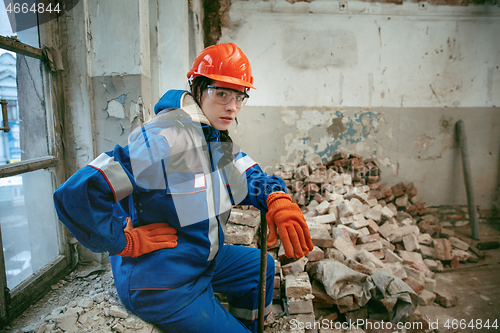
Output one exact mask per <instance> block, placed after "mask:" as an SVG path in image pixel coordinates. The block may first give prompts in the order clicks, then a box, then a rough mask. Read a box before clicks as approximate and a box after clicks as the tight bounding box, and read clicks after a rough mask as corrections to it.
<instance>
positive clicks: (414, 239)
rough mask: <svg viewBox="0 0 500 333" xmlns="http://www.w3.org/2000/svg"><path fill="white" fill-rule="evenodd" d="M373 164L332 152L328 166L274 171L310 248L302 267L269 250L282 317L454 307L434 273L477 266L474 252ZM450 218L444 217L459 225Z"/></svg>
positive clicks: (413, 193)
mask: <svg viewBox="0 0 500 333" xmlns="http://www.w3.org/2000/svg"><path fill="white" fill-rule="evenodd" d="M380 165H381V163H380V162H379V161H378V159H376V158H366V159H363V157H362V156H359V155H355V154H348V153H338V154H335V155H333V156H332V157H331V158H330V160H328V161H327V162H324V161H322V160H321V158H319V156H317V155H315V156H312V157H311V158H309V159H307V161H306V162H305V163H299V164H298V165H293V164H291V163H288V164H286V165H282V166H280V169H281V171H280V172H277V173H276V175H278V176H280V177H282V178H283V179H284V180H285V181H286V184H287V186H288V191H289V193H290V195H291V196H292V200H293V201H294V202H295V203H297V204H298V205H299V207H300V208H301V210H302V212H303V213H304V216H305V219H306V222H307V224H308V226H309V229H310V232H311V237H312V240H313V243H314V245H315V248H314V250H313V251H311V253H310V254H309V255H308V256H307V259H308V260H309V262H307V263H306V264H304V262H303V261H300V260H299V261H296V259H294V258H292V259H290V258H286V257H285V256H284V254H282V255H279V253H278V252H279V251H278V249H268V250H269V252H270V253H276V254H275V256H276V257H277V258H278V260H279V261H280V262H281V265H282V266H281V267H282V273H283V274H282V275H279V274H277V275H276V276H278V277H279V279H280V280H281V282H282V283H281V286H282V288H286V289H285V292H282V293H281V295H284V297H285V298H282V299H276V298H275V302H277V301H283V306H284V316H285V317H286V318H288V319H290V318H295V317H293V316H292V313H291V312H290V308H291V309H292V311H293V312H294V313H300V315H301V316H306V317H307V316H311V315H314V316H315V319H316V320H319V319H322V318H326V317H327V316H330V317H331V318H334V319H333V320H337V321H338V320H340V321H345V320H348V319H349V318H351V319H352V318H362V319H368V318H370V319H373V320H384V321H386V322H387V321H393V322H395V321H396V320H409V319H410V318H412V320H415V321H425V320H424V319H422V317H421V315H419V314H418V313H417V312H415V308H416V306H417V303H418V304H419V305H421V306H425V305H430V304H433V303H434V302H436V303H438V304H441V305H442V306H451V304H453V299H454V298H453V297H452V296H451V295H449V294H447V293H443V292H438V291H437V290H439V286H436V280H435V279H434V278H433V277H434V272H440V271H443V269H444V266H452V267H453V265H459V264H460V263H461V262H465V261H472V260H477V259H478V258H479V255H477V254H476V253H475V251H477V252H478V253H479V252H480V251H479V250H478V249H477V248H475V247H473V246H472V244H469V243H470V242H469V243H468V242H467V241H466V240H464V239H460V238H459V237H457V236H456V235H455V233H454V232H453V230H451V229H448V228H442V227H441V225H440V223H441V219H440V218H442V216H440V217H439V218H438V217H436V216H434V215H433V211H432V209H428V208H426V206H425V202H424V199H425V198H422V197H421V196H419V195H418V190H417V188H416V187H415V185H414V184H413V183H405V182H400V183H398V184H395V185H393V186H391V185H389V184H387V183H384V182H382V177H381V169H380ZM451 215H453V216H451ZM451 215H450V216H448V215H446V216H445V218H446V219H452V220H453V221H454V220H457V219H464V216H463V214H459V213H456V214H451ZM458 221H459V220H457V223H458ZM451 225H453V224H451ZM294 262H296V264H295V265H293V263H294ZM287 265H288V266H287ZM292 267H293V268H292ZM305 274H306V275H308V277H309V280H308V281H309V284H307V287H306V289H305V290H304V291H303V295H300V296H299V295H296V296H293V297H290V296H289V295H287V291H286V290H288V288H292V287H291V285H293V283H294V281H296V279H297V278H298V277H301V278H304V277H305V276H306V275H305ZM384 283H385V285H384ZM391 283H393V284H394V285H392V284H391ZM389 286H392V287H389ZM379 287H380V288H379ZM309 288H310V289H309ZM290 290H293V289H290ZM395 290H397V291H395ZM391 292H392V293H395V294H393V296H394V297H396V298H394V297H391V296H390V294H391ZM395 295H398V296H395ZM384 296H385V297H384ZM417 296H418V297H417ZM308 298H312V302H309V301H308ZM311 304H312V309H311ZM374 304H379V305H378V306H374ZM396 304H397V305H396ZM381 309H383V311H382V310H381ZM287 315H288V316H287ZM285 317H284V318H285ZM306 317H304V318H306ZM405 318H406V319H405ZM271 326H272V325H268V326H267V327H268V328H271Z"/></svg>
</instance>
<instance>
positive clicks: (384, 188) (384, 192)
mask: <svg viewBox="0 0 500 333" xmlns="http://www.w3.org/2000/svg"><path fill="white" fill-rule="evenodd" d="M378 190H379V191H380V196H381V198H382V199H384V198H388V197H390V196H391V195H392V190H391V187H390V186H389V184H387V183H384V184H382V185H380V187H379V188H378Z"/></svg>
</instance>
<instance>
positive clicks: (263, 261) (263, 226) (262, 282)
mask: <svg viewBox="0 0 500 333" xmlns="http://www.w3.org/2000/svg"><path fill="white" fill-rule="evenodd" d="M266 275H267V221H266V214H265V213H264V212H261V213H260V279H259V317H258V321H259V322H258V324H259V327H258V330H257V332H258V333H263V332H264V316H265V313H264V310H265V309H266Z"/></svg>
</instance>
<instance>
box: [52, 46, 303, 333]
mask: <svg viewBox="0 0 500 333" xmlns="http://www.w3.org/2000/svg"><path fill="white" fill-rule="evenodd" d="M187 76H188V79H189V83H190V87H191V91H190V92H187V91H181V90H171V91H168V92H167V93H166V94H165V95H164V96H163V97H162V98H161V99H160V101H159V102H158V103H157V104H156V106H155V114H156V116H155V117H154V118H153V119H152V120H151V121H149V122H147V123H146V124H144V125H143V126H141V127H140V128H136V129H135V130H133V131H132V133H131V135H130V137H129V144H128V145H127V146H126V147H120V146H116V147H115V149H114V150H113V151H111V152H107V153H103V154H101V155H100V156H99V157H98V158H96V159H95V160H94V161H93V162H91V163H90V164H89V165H88V166H86V167H84V168H82V169H81V170H79V171H78V172H76V173H75V174H74V175H73V176H72V177H70V178H69V179H68V180H67V181H66V182H65V183H64V184H62V185H61V186H60V187H59V188H58V189H57V190H56V192H55V194H54V200H55V205H56V209H57V212H58V215H59V218H60V220H61V221H62V222H63V223H64V224H65V225H66V226H67V227H68V229H69V230H70V231H71V232H72V233H73V235H74V236H75V237H76V238H77V239H78V240H79V241H80V243H81V244H82V245H84V246H85V247H87V248H89V249H90V250H92V251H95V252H106V251H108V252H109V254H110V256H111V264H112V268H113V275H114V278H115V284H116V288H117V291H118V295H119V297H120V299H121V301H122V302H123V304H124V305H125V306H126V307H127V308H128V309H129V310H130V311H131V312H133V313H135V314H136V315H138V316H139V317H141V318H143V319H144V320H146V321H149V322H151V323H154V324H156V325H158V326H159V327H160V328H162V329H163V330H165V331H167V332H184V333H185V332H248V330H250V331H252V332H255V331H256V330H257V320H256V319H257V313H258V311H257V310H258V283H259V266H260V261H259V250H257V249H254V248H246V247H242V246H232V245H224V230H225V224H226V221H227V220H228V218H229V215H230V211H231V206H232V205H234V204H242V205H253V206H254V207H256V208H258V209H260V210H261V211H264V212H266V211H267V215H266V217H267V221H268V225H269V246H273V245H275V244H276V242H277V233H278V234H279V236H280V238H281V240H282V243H283V246H284V248H285V251H286V255H287V256H288V257H292V256H294V255H295V256H296V257H298V258H300V257H302V256H304V255H306V254H307V253H308V252H309V251H310V250H312V248H313V244H312V241H311V237H310V235H309V230H308V228H307V225H306V223H305V220H304V217H303V215H302V213H301V211H300V209H299V207H298V206H297V205H296V204H293V203H292V201H291V198H290V196H289V195H288V194H286V186H285V184H284V182H283V181H282V180H281V179H280V178H278V177H276V176H268V175H266V174H265V173H264V172H263V171H262V170H261V168H260V167H259V166H258V165H257V163H255V162H254V161H253V160H252V159H250V157H248V156H247V155H246V154H244V153H243V152H241V151H237V150H236V149H234V147H233V144H232V141H231V138H230V137H229V135H228V131H227V129H228V128H229V126H230V124H231V123H232V122H233V121H234V120H235V119H236V116H237V115H238V113H239V111H240V109H241V107H242V106H243V105H244V103H245V101H246V100H247V99H248V94H247V91H248V89H250V88H253V89H255V87H254V86H253V85H252V81H253V77H252V73H251V67H250V63H249V61H248V59H247V57H246V56H245V55H244V54H243V52H242V51H241V50H240V49H239V48H238V47H237V46H236V45H234V44H219V45H214V46H210V47H208V48H206V49H205V50H203V51H202V52H201V53H200V54H199V55H198V57H197V58H196V59H195V61H194V64H193V67H192V69H191V70H190V71H189V72H188V75H187ZM267 267H268V272H267V288H266V290H267V294H266V314H268V313H269V312H270V309H271V303H272V292H273V287H272V285H273V281H274V279H273V276H274V260H273V259H272V258H271V257H270V256H269V255H268V264H267ZM214 292H219V293H223V294H226V295H227V296H228V303H229V312H227V311H226V310H225V308H224V307H223V306H222V305H221V304H220V303H219V302H218V301H217V299H216V298H215V297H214Z"/></svg>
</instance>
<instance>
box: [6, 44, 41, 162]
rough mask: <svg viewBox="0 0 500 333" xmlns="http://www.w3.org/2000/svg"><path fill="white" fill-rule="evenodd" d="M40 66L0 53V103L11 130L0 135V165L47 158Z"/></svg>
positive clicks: (13, 55)
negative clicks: (0, 100)
mask: <svg viewBox="0 0 500 333" xmlns="http://www.w3.org/2000/svg"><path fill="white" fill-rule="evenodd" d="M41 66H42V63H41V61H40V60H38V59H34V58H30V57H26V56H23V55H19V54H17V55H16V54H15V53H12V52H8V51H4V50H1V49H0V99H5V100H7V102H8V104H7V110H8V115H9V127H10V128H11V129H10V131H9V132H8V133H6V132H4V131H1V132H0V165H3V164H8V163H14V162H19V161H25V160H28V159H31V158H37V157H42V156H47V155H49V148H48V139H47V138H48V132H47V118H46V110H45V107H44V97H43V96H44V89H43V79H42V68H41Z"/></svg>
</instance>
